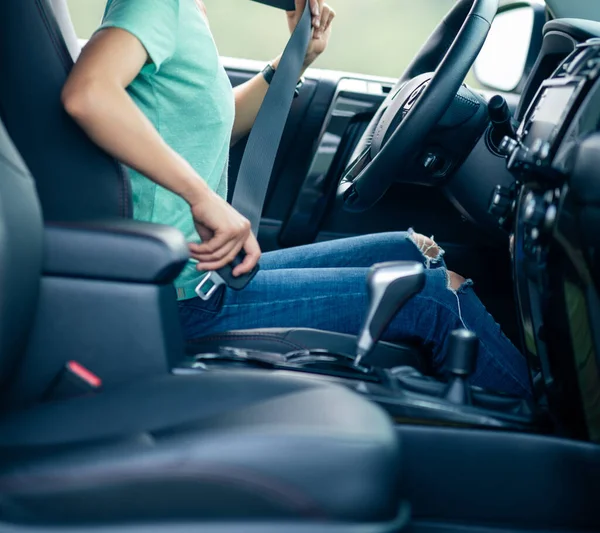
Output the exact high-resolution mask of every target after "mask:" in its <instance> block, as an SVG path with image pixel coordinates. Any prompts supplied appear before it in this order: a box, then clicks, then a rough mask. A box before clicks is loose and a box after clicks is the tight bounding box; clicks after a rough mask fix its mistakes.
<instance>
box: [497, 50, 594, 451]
mask: <svg viewBox="0 0 600 533" xmlns="http://www.w3.org/2000/svg"><path fill="white" fill-rule="evenodd" d="M599 127H600V39H590V40H588V41H587V42H585V43H583V44H581V45H579V46H577V48H576V49H575V50H574V51H573V52H572V53H571V54H570V55H569V56H568V57H567V58H566V59H565V60H564V61H563V62H562V63H561V64H560V65H559V66H558V68H557V69H556V70H555V71H554V73H553V74H552V76H551V77H550V78H548V79H547V80H545V81H544V82H543V83H542V84H541V86H540V87H539V89H538V91H537V94H536V96H535V98H534V99H533V101H532V103H531V105H530V107H529V109H528V111H527V113H526V114H525V117H524V119H523V121H522V123H521V126H520V128H519V130H518V131H517V133H516V135H514V136H512V137H511V136H506V137H505V138H504V140H503V141H502V143H501V150H502V152H503V153H504V155H505V156H506V158H507V166H508V168H509V170H511V171H512V173H513V175H514V176H515V178H516V181H515V184H514V186H513V187H511V188H510V189H507V188H503V187H498V188H497V189H496V192H495V194H494V197H493V199H492V204H491V207H490V212H491V213H494V214H495V215H496V216H497V217H498V220H499V222H501V223H502V224H503V225H504V227H506V228H510V229H511V231H513V232H514V252H513V269H514V279H515V286H516V296H517V302H518V308H519V313H520V317H519V318H520V320H519V322H520V323H521V324H522V339H523V345H524V347H525V351H526V355H527V357H528V358H529V360H530V363H531V364H530V367H531V368H532V372H533V376H534V377H535V380H536V382H537V385H538V386H537V393H538V403H546V404H547V405H548V407H549V411H550V412H551V413H552V416H553V418H554V423H555V427H557V428H558V431H559V432H560V433H563V434H567V435H569V436H572V437H575V438H581V439H585V440H588V439H591V440H596V441H600V395H599V393H598V391H600V371H599V369H600V355H599V354H600V351H599V349H600V343H599V340H600V339H599V338H598V331H599V330H598V313H599V312H600V304H599V302H600V299H599V294H598V289H597V287H598V279H599V278H598V269H597V265H596V256H597V253H598V247H597V246H598V243H597V242H596V239H595V235H596V234H597V233H598V230H597V228H598V218H597V216H596V209H597V205H598V204H597V200H598V194H597V191H598V186H599V182H600V179H599V178H598V171H599V169H600V150H599V149H598V148H599V144H598V142H597V139H596V138H597V137H598V133H597V132H598V130H599Z"/></svg>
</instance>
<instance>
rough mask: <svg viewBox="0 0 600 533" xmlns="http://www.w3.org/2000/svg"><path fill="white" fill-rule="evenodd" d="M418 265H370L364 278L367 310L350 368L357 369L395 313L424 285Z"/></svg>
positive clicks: (410, 263)
mask: <svg viewBox="0 0 600 533" xmlns="http://www.w3.org/2000/svg"><path fill="white" fill-rule="evenodd" d="M424 270H425V269H424V268H423V265H422V264H421V263H417V262H413V261H396V262H392V263H379V264H377V265H373V267H371V270H370V271H369V276H368V277H367V291H368V295H369V308H368V311H367V318H366V319H365V322H364V324H363V327H362V330H361V332H360V336H359V337H358V346H357V348H356V359H355V360H354V366H356V367H360V366H361V363H362V362H364V360H365V358H366V357H367V356H368V355H369V353H370V352H371V351H372V350H373V348H374V347H375V345H376V344H377V341H379V339H380V338H381V335H382V334H383V332H384V331H385V329H386V328H387V326H388V325H389V323H390V322H391V320H392V318H394V316H395V315H396V313H397V312H398V311H399V310H400V309H401V308H402V306H404V304H405V303H406V302H407V301H408V300H409V299H410V298H412V297H413V296H414V295H415V294H417V293H418V292H419V291H421V290H422V289H423V287H424V285H425V272H424Z"/></svg>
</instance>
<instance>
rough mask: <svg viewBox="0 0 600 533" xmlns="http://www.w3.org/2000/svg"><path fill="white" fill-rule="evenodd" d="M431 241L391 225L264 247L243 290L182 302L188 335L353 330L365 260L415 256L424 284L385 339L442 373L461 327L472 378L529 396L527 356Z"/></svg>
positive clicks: (359, 313)
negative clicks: (471, 342) (474, 354)
mask: <svg viewBox="0 0 600 533" xmlns="http://www.w3.org/2000/svg"><path fill="white" fill-rule="evenodd" d="M417 245H418V246H417ZM430 245H431V241H429V245H427V243H426V242H425V239H423V238H422V237H420V236H418V235H417V234H412V233H401V232H394V233H381V234H374V235H365V236H361V237H353V238H349V239H342V240H335V241H329V242H323V243H317V244H311V245H307V246H300V247H296V248H289V249H286V250H279V251H275V252H268V253H265V254H263V256H262V259H261V270H260V271H259V273H258V274H257V276H256V277H255V278H254V280H253V281H252V282H251V283H250V284H249V285H248V286H247V287H246V288H245V289H244V290H243V291H240V292H236V291H231V290H227V291H222V292H220V293H219V295H218V296H217V295H215V296H214V297H213V298H212V299H211V300H210V301H208V302H204V301H202V300H200V299H199V298H193V299H191V300H183V301H180V302H179V310H180V317H181V320H182V324H183V327H184V332H185V335H186V337H187V338H188V339H194V338H199V337H202V336H205V335H209V334H211V333H218V332H222V331H226V330H234V329H253V328H271V327H278V328H293V327H305V328H316V329H322V330H327V331H335V332H339V333H348V334H352V335H356V334H357V333H358V331H359V329H360V327H361V323H362V320H363V319H364V313H365V311H366V306H367V293H366V284H365V280H366V277H367V272H368V269H369V267H370V266H371V265H373V264H374V263H380V262H385V261H419V262H422V263H423V264H425V265H426V266H428V267H430V268H428V269H427V270H426V271H425V273H426V282H425V287H424V289H423V290H422V291H421V292H420V293H419V294H417V295H416V296H414V297H413V298H411V300H409V302H408V303H407V304H406V305H405V306H404V307H403V308H402V309H401V310H400V312H399V313H398V314H397V316H396V317H395V318H394V320H393V321H392V323H391V324H390V326H389V328H388V329H387V331H386V333H385V334H384V336H383V339H384V340H387V341H392V342H393V341H413V342H417V343H419V344H420V345H422V346H423V347H424V353H425V354H430V355H429V356H428V357H431V360H430V361H429V363H430V366H431V367H432V368H433V369H434V371H435V372H436V373H437V374H438V375H443V368H444V361H445V359H446V355H447V349H448V339H449V333H450V332H452V331H453V330H454V329H457V328H461V327H466V328H467V329H470V330H472V331H474V332H475V333H477V335H478V336H479V339H480V349H479V356H478V362H477V368H476V371H475V373H474V374H473V376H472V378H471V382H472V383H473V384H474V385H478V386H480V387H485V388H487V389H490V390H495V391H502V392H507V393H511V394H516V395H519V396H530V394H531V389H530V379H529V372H528V368H527V364H526V361H525V358H524V357H523V355H522V354H521V353H519V351H518V350H517V349H516V348H515V347H514V346H513V345H512V343H511V342H510V341H509V340H508V338H507V337H506V336H505V335H504V334H503V333H502V331H501V330H500V326H499V325H498V324H497V323H496V322H495V320H494V319H493V317H492V316H491V315H490V314H489V313H488V312H487V311H486V309H485V307H484V306H483V304H482V303H481V302H480V300H479V299H478V298H477V296H476V295H475V293H474V292H473V289H472V282H471V281H470V280H467V281H465V282H464V283H463V284H462V285H461V286H460V287H458V289H457V290H454V289H452V287H451V286H450V283H449V276H448V271H447V269H446V267H445V264H444V262H443V260H442V258H441V255H442V253H443V252H441V251H439V254H438V250H437V248H435V252H436V253H435V254H431V253H429V252H430V250H428V249H427V248H428V247H430ZM434 247H435V245H434ZM424 252H428V253H424ZM431 255H433V257H431Z"/></svg>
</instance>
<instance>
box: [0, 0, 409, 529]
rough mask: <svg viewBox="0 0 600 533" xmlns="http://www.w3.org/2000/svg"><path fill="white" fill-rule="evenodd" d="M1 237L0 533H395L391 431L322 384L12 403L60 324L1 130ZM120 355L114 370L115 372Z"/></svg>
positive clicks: (182, 387) (262, 378)
mask: <svg viewBox="0 0 600 533" xmlns="http://www.w3.org/2000/svg"><path fill="white" fill-rule="evenodd" d="M17 1H19V2H20V1H21V0H17ZM165 231H167V229H165ZM0 235H2V238H1V239H0V294H2V298H0V394H1V395H2V398H1V400H2V401H1V402H0V407H1V411H0V530H3V531H6V530H8V529H7V528H8V522H10V523H11V524H13V525H14V524H15V523H16V524H28V525H34V526H40V527H42V526H43V527H48V526H50V525H51V524H60V525H63V524H77V525H85V526H90V527H91V526H92V525H98V524H102V523H104V524H115V525H118V524H124V523H126V522H127V523H148V522H153V523H154V525H156V523H161V524H164V526H165V528H164V530H165V531H172V530H173V529H172V528H173V527H174V524H177V523H181V522H186V523H188V524H189V523H192V524H197V525H199V524H200V523H201V522H205V521H211V520H220V521H229V523H232V524H235V523H236V522H237V524H238V525H239V524H243V523H246V525H247V521H249V520H251V521H253V523H256V522H259V523H262V524H263V529H261V531H282V530H283V529H282V522H285V523H288V524H311V527H312V529H311V530H319V531H322V530H327V528H328V526H327V524H328V523H329V524H330V525H335V524H336V523H343V524H346V525H348V524H351V523H359V524H360V523H362V524H365V523H374V524H376V525H377V527H376V528H375V529H369V530H374V531H389V530H392V529H390V528H393V527H395V528H397V527H398V519H397V517H398V509H399V502H400V497H399V486H398V484H399V477H398V467H399V449H398V446H399V444H398V442H397V439H396V436H395V432H394V429H393V427H392V425H391V423H390V421H389V419H388V418H387V416H386V415H385V413H383V411H381V410H380V409H379V408H378V407H377V406H376V405H374V404H371V403H369V402H367V401H365V400H363V399H362V398H360V397H359V396H357V395H355V394H354V393H352V392H350V390H348V389H346V388H343V387H339V386H335V385H332V384H330V383H328V382H326V381H319V380H316V379H309V378H307V377H300V376H297V375H281V374H273V373H268V372H264V371H260V372H259V371H248V370H246V371H220V372H212V373H204V374H200V375H190V376H175V375H170V374H169V373H168V371H167V365H166V361H165V362H163V365H162V368H161V367H157V368H155V369H154V370H153V371H152V372H150V371H147V372H146V374H144V375H143V376H142V377H139V378H138V379H134V380H132V379H125V380H122V383H120V384H114V383H109V384H107V386H106V387H105V389H104V390H103V391H99V392H96V393H93V394H87V395H83V396H79V395H74V396H68V397H64V396H63V397H62V399H59V398H58V397H52V396H47V397H46V398H45V399H44V398H38V399H37V400H36V401H30V402H29V404H28V406H21V407H14V406H11V405H10V404H9V403H8V402H7V401H6V399H7V395H8V390H9V387H8V385H9V384H13V383H14V382H15V376H16V375H17V374H19V373H21V374H23V368H28V367H27V360H28V359H29V358H30V357H31V354H32V353H33V352H32V348H31V347H30V346H28V345H30V344H31V339H32V338H34V337H35V336H36V334H37V332H36V330H37V329H38V328H39V327H40V324H42V323H45V322H47V321H49V320H53V319H55V320H56V319H57V320H58V321H60V320H64V319H65V318H64V317H63V316H62V314H61V313H58V312H57V311H56V309H55V311H54V312H53V313H51V316H46V315H45V314H44V311H43V309H42V308H41V307H42V306H41V304H40V303H41V302H43V301H48V300H49V297H48V296H47V295H45V294H44V293H45V292H47V290H48V287H49V286H51V284H50V285H49V284H48V283H46V284H44V282H42V284H40V280H41V279H42V280H45V279H46V278H47V276H44V277H42V274H41V272H42V264H43V261H44V254H43V246H44V243H43V240H44V239H43V237H44V230H43V226H42V217H41V213H40V209H39V205H38V201H37V197H36V193H35V187H34V183H33V180H32V178H31V176H30V174H29V173H28V171H27V169H26V168H25V166H24V164H23V162H22V160H21V159H20V156H19V155H18V153H17V151H16V150H15V149H14V146H13V145H12V143H11V142H10V139H9V137H8V135H7V133H6V131H5V129H4V127H3V125H2V123H1V122H0ZM136 238H137V237H136ZM133 242H135V240H134V241H133ZM47 246H49V244H48V242H46V247H47ZM50 246H51V244H50ZM182 247H183V248H185V246H184V243H182ZM168 260H170V259H168ZM55 265H58V263H55ZM180 266H181V262H180ZM56 269H58V270H60V269H59V268H58V266H56ZM160 270H162V269H160ZM177 273H178V271H175V272H172V273H171V277H172V276H176V275H177ZM146 274H147V275H148V276H150V272H147V273H146ZM61 275H62V274H61ZM62 276H63V277H61V278H60V280H59V283H60V284H61V286H62V287H64V288H65V289H66V290H67V292H68V290H69V288H68V287H69V283H74V284H75V286H77V287H80V288H84V289H85V287H86V286H87V284H95V285H98V284H99V283H100V280H99V276H101V273H99V272H96V277H95V278H94V279H92V280H90V281H87V282H82V280H80V279H73V280H71V279H70V278H69V274H68V273H67V274H64V275H62ZM150 277H151V279H154V278H153V277H152V276H150ZM109 283H111V284H118V283H117V282H116V281H115V280H109ZM145 290H148V289H145ZM155 294H159V293H158V292H157V293H155ZM50 300H51V299H50ZM59 301H60V298H59ZM117 303H118V302H117ZM86 305H88V306H89V305H92V306H93V302H88V303H87V304H86ZM156 305H157V306H158V303H157V304H156ZM57 314H61V316H59V317H56V316H55V315H57ZM40 315H41V316H40ZM96 318H97V320H102V317H101V316H97V317H96ZM58 321H57V322H56V323H57V324H58ZM56 340H57V341H58V337H57V339H56ZM131 355H132V357H131V358H130V359H131V361H129V360H128V359H127V358H121V360H120V361H118V362H120V364H121V366H122V367H123V368H124V369H126V368H127V367H128V366H129V365H130V364H133V361H134V357H133V356H134V354H133V353H132V354H131ZM142 355H143V356H150V354H146V353H143V354H142ZM53 357H54V355H53V353H52V351H51V350H47V351H46V358H47V359H52V358H53ZM102 357H103V358H104V359H107V360H110V359H111V358H112V359H114V354H113V353H112V352H106V353H103V354H102ZM118 357H120V356H118ZM57 360H58V361H60V358H58V359H57ZM29 368H30V369H31V371H32V372H35V371H36V367H35V365H34V366H30V367H29ZM26 376H27V373H26V372H25V377H26ZM32 379H33V376H32ZM17 381H18V380H17ZM25 382H26V380H25ZM401 518H402V517H401ZM244 521H245V522H244ZM269 524H270V525H269ZM273 524H279V525H278V526H277V527H275V526H274V525H273ZM269 528H271V529H269ZM232 530H234V528H233V527H230V528H226V529H225V531H232ZM241 530H242V531H243V530H244V529H243V528H242V529H241ZM334 530H336V531H337V529H334ZM394 530H397V529H394Z"/></svg>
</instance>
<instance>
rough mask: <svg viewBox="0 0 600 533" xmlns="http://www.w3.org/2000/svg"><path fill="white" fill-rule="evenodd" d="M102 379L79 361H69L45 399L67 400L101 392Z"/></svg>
mask: <svg viewBox="0 0 600 533" xmlns="http://www.w3.org/2000/svg"><path fill="white" fill-rule="evenodd" d="M101 390H102V380H101V379H100V378H99V377H98V376H96V374H94V373H93V372H91V371H90V370H88V369H87V368H85V367H84V366H83V365H81V364H80V363H78V362H77V361H69V362H67V364H66V365H65V366H64V367H63V369H62V370H61V371H60V372H59V373H58V375H57V376H56V378H55V379H54V380H53V381H52V383H51V384H50V387H48V390H47V391H46V393H45V394H44V400H66V399H68V398H74V397H77V396H86V395H88V394H93V393H96V392H100V391H101Z"/></svg>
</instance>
